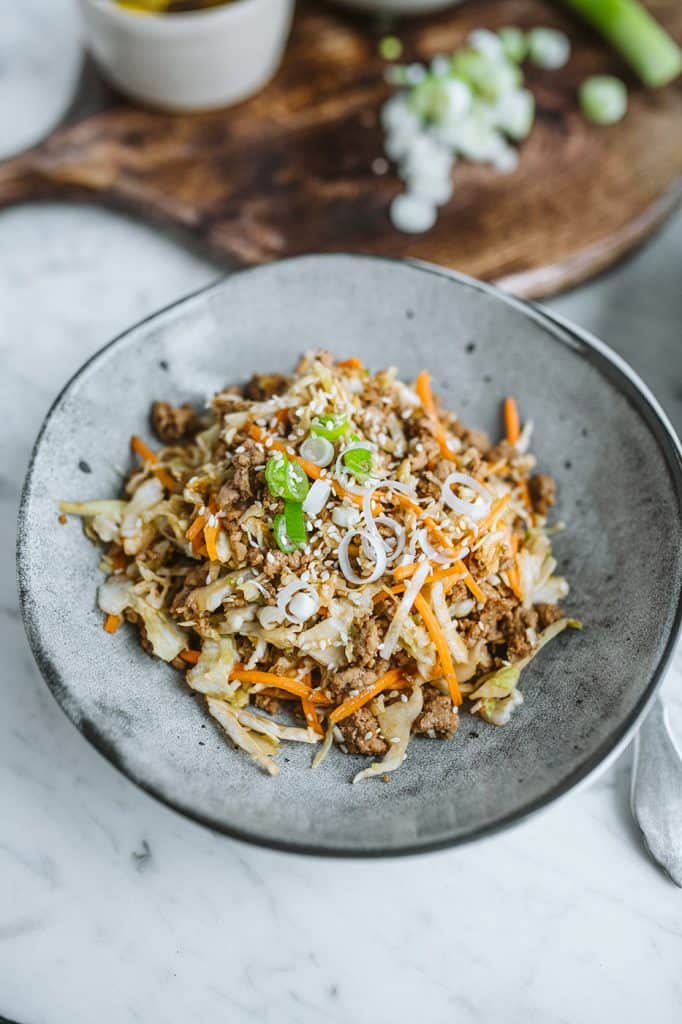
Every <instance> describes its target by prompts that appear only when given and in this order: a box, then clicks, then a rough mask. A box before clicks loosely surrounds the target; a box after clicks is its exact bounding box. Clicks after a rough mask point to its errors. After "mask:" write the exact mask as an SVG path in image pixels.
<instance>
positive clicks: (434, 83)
mask: <svg viewBox="0 0 682 1024" xmlns="http://www.w3.org/2000/svg"><path fill="white" fill-rule="evenodd" d="M409 103H410V107H411V109H412V110H413V111H414V112H415V114H417V115H418V116H419V117H420V118H422V120H424V121H440V119H441V118H442V117H444V116H445V114H446V113H447V110H448V105H449V103H448V94H447V90H446V89H445V86H444V82H443V77H442V76H441V75H435V74H428V75H426V77H425V78H422V80H421V82H419V83H418V84H417V85H415V86H414V87H413V89H412V91H411V92H410V100H409Z"/></svg>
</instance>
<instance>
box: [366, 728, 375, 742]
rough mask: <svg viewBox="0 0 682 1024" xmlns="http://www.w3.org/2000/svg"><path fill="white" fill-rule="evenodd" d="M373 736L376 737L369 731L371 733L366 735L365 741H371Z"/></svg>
mask: <svg viewBox="0 0 682 1024" xmlns="http://www.w3.org/2000/svg"><path fill="white" fill-rule="evenodd" d="M372 736H374V733H373V732H372V730H371V729H369V731H368V732H366V733H365V740H371V739H372Z"/></svg>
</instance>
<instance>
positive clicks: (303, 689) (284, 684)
mask: <svg viewBox="0 0 682 1024" xmlns="http://www.w3.org/2000/svg"><path fill="white" fill-rule="evenodd" d="M230 679H236V680H238V681H239V682H240V683H264V684H265V686H274V687H275V689H277V690H284V691H285V692H286V693H294V694H295V695H296V696H297V697H309V696H310V687H309V686H308V685H307V684H306V683H302V682H301V680H300V679H294V678H293V677H292V676H278V675H277V674H276V673H275V672H260V671H259V670H258V669H247V668H234V669H232V672H230Z"/></svg>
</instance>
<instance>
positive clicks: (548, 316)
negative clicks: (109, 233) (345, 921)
mask: <svg viewBox="0 0 682 1024" xmlns="http://www.w3.org/2000/svg"><path fill="white" fill-rule="evenodd" d="M325 256H332V257H333V256H343V257H344V258H346V259H355V258H358V259H362V260H368V259H371V260H374V261H377V262H383V263H403V264H404V263H408V264H410V265H411V266H413V267H415V269H419V270H421V271H422V272H424V273H427V274H433V275H436V276H438V277H441V278H444V279H446V280H447V279H449V280H453V281H456V282H458V283H459V284H463V285H466V286H468V287H470V288H472V289H474V290H478V291H481V292H484V293H488V294H490V295H493V296H495V297H496V298H497V299H499V300H501V301H502V302H503V303H506V304H507V305H508V306H510V307H512V308H515V309H517V310H519V311H521V312H523V313H524V314H525V315H526V316H529V317H530V318H532V319H534V320H537V321H538V322H540V323H546V324H551V325H553V326H555V327H560V328H561V329H562V330H563V331H564V332H565V333H566V334H567V335H568V336H570V338H571V339H572V341H573V343H574V344H575V345H576V346H577V347H578V348H579V349H580V350H581V354H582V355H583V357H584V358H586V359H588V360H591V361H592V362H594V363H595V364H596V365H598V367H599V369H600V371H601V372H603V373H605V374H606V375H607V376H608V377H609V379H610V380H611V382H612V383H613V384H614V385H615V386H617V387H618V389H619V390H620V391H621V393H623V394H624V395H625V397H626V398H627V399H628V400H629V401H630V402H631V403H633V404H634V406H635V407H636V408H637V410H638V412H639V413H640V414H641V415H642V417H643V419H644V420H645V422H646V424H647V426H648V428H649V429H650V431H651V432H652V434H653V436H654V438H655V440H656V441H657V443H658V445H659V447H660V450H661V454H662V455H663V458H664V460H665V462H666V464H667V467H668V469H669V471H670V474H671V479H672V481H673V483H674V487H675V493H676V496H677V501H678V506H679V509H680V514H681V515H682V445H681V444H680V440H679V439H678V437H677V434H676V432H675V429H674V427H673V426H672V424H671V422H670V420H669V419H668V417H667V415H666V413H665V412H664V411H663V409H662V407H661V406H660V404H659V402H658V401H657V399H656V398H655V397H654V395H653V393H652V392H651V391H650V389H649V388H648V387H647V385H646V384H645V383H644V381H643V380H642V379H641V377H640V376H639V375H638V374H637V373H636V372H635V371H634V370H633V369H632V367H631V366H630V365H629V364H628V363H627V362H626V361H625V360H624V359H623V358H621V356H619V355H618V354H617V353H616V352H615V351H614V350H613V349H611V348H610V347H609V346H608V345H606V344H605V343H604V342H603V341H600V340H599V339H598V338H597V337H595V336H594V335H593V334H591V333H590V332H589V331H587V330H585V329H583V328H581V327H579V326H577V325H576V324H573V323H572V322H571V321H569V320H567V319H565V318H564V317H561V316H559V315H558V314H555V313H550V312H548V311H547V310H544V309H542V308H540V307H538V306H537V305H535V304H533V303H529V302H525V301H523V300H521V299H517V298H515V297H514V296H511V295H508V294H506V293H505V292H502V291H501V290H500V289H499V288H496V287H495V286H494V285H490V284H487V283H485V282H483V281H478V280H476V279H475V278H472V277H469V276H468V275H466V274H461V273H459V272H458V271H454V270H449V269H447V268H444V267H440V266H437V265H436V264H432V263H428V262H426V261H424V260H419V259H409V260H404V259H400V258H398V257H390V256H375V255H367V254H364V253H343V252H338V253H325V254H317V253H306V254H304V255H301V256H295V257H292V258H290V259H288V260H286V261H282V262H287V263H293V262H297V261H299V260H309V259H311V258H318V257H319V258H324V257H325ZM258 270H259V268H258V267H248V268H244V269H240V270H237V271H235V272H234V273H232V274H229V275H223V276H221V277H219V278H217V279H216V280H214V281H212V282H211V283H209V284H208V285H204V286H203V287H202V288H199V289H197V290H195V291H194V292H190V293H189V294H187V295H183V296H182V297H181V298H180V299H178V300H176V301H175V302H172V303H169V304H168V305H167V306H164V307H163V308H161V309H159V310H155V311H154V312H153V313H151V314H150V315H149V316H147V317H144V318H143V319H142V320H140V321H138V322H137V323H136V324H134V325H132V326H131V327H128V328H126V330H125V331H122V332H121V333H120V334H118V335H116V337H114V338H113V339H112V340H111V341H109V342H107V343H106V344H105V345H103V346H102V347H101V348H99V349H98V350H97V351H96V352H95V353H93V355H92V356H90V357H89V358H88V359H87V360H86V361H85V362H84V363H83V364H82V365H81V366H80V367H79V369H78V370H77V371H76V372H75V373H74V374H73V375H72V376H71V378H70V379H69V380H68V381H67V382H66V384H65V385H64V387H63V388H62V389H61V390H60V392H59V394H58V395H57V397H56V398H55V399H54V401H53V403H52V405H51V406H50V408H49V410H48V412H47V414H46V416H45V419H44V420H43V423H42V426H41V428H40V431H39V433H38V436H37V438H36V441H35V443H34V446H33V449H32V452H31V456H30V459H29V464H28V469H27V474H26V478H25V481H24V485H23V488H22V492H21V498H20V502H19V511H18V525H17V545H16V562H17V583H18V590H19V603H20V609H21V614H22V618H23V622H24V628H25V630H26V634H27V637H28V641H29V644H30V647H31V651H32V653H33V656H34V658H35V660H36V663H37V665H38V668H39V669H40V672H41V674H42V676H43V678H44V679H45V682H46V683H47V685H48V687H49V689H50V691H51V693H52V695H53V697H54V698H55V700H56V701H57V703H58V704H59V705H60V707H61V708H62V710H63V711H64V712H65V714H66V715H67V717H69V719H70V720H71V721H72V722H73V724H74V725H76V727H77V728H78V723H77V722H75V721H74V719H73V718H72V716H71V715H70V714H69V711H68V709H67V706H66V704H65V703H64V702H63V701H62V700H61V699H60V694H62V693H63V692H64V682H63V680H62V679H61V677H60V676H59V674H58V672H57V670H56V669H55V667H54V665H53V664H52V662H51V659H50V656H49V654H48V652H46V651H45V650H44V648H43V646H42V643H41V639H40V629H39V626H38V624H37V623H36V621H35V616H33V614H32V609H31V604H30V601H29V600H28V597H29V594H28V591H27V588H26V585H25V578H26V577H25V572H24V560H23V551H24V539H25V536H26V532H25V524H26V520H25V515H24V512H25V508H26V505H27V502H28V498H29V494H30V490H31V482H32V476H33V469H34V465H35V459H36V454H37V452H38V449H39V447H40V444H41V440H42V437H43V435H44V433H45V431H46V429H47V426H48V424H49V422H50V419H51V417H52V415H53V413H54V411H55V410H56V408H57V407H58V406H59V405H60V403H61V400H62V398H63V397H64V396H65V394H66V393H67V392H68V391H69V389H70V388H71V386H72V385H73V384H74V383H75V382H76V381H77V380H78V379H79V378H80V377H81V375H82V374H84V373H85V372H86V371H87V369H88V368H89V367H90V366H91V364H92V363H94V362H95V361H96V360H98V359H99V358H100V356H102V354H103V353H104V352H106V351H108V350H109V349H110V348H113V347H114V346H115V345H117V344H119V343H120V342H122V341H123V340H124V339H125V338H126V337H127V336H128V335H129V334H130V333H131V332H133V331H136V330H138V329H139V328H140V327H142V326H144V325H145V324H147V323H149V322H151V321H154V320H155V319H156V318H157V317H161V316H163V315H165V314H168V313H170V312H172V311H173V310H175V309H177V308H178V307H180V306H182V305H184V304H185V303H189V302H191V301H193V300H195V299H197V298H199V297H201V296H203V295H205V294H207V293H210V292H211V291H212V290H214V289H216V288H219V287H220V286H221V284H222V283H223V282H224V281H225V280H226V279H227V278H228V277H230V278H231V277H233V276H234V274H240V275H241V274H253V273H258ZM557 340H559V339H557ZM681 624H682V589H681V590H679V591H678V594H677V604H676V608H675V613H674V617H673V621H672V627H671V630H670V634H669V636H668V640H667V643H666V645H665V648H664V650H663V652H662V654H661V657H660V659H659V661H658V664H657V665H656V668H655V669H654V671H653V672H652V673H651V678H650V680H649V683H648V685H647V687H646V689H645V691H644V692H643V694H642V697H641V698H640V700H639V702H638V703H637V704H636V705H635V707H634V708H633V710H632V712H631V713H630V714H629V715H628V716H627V717H626V718H625V720H624V721H622V722H620V723H618V725H617V726H616V727H615V728H614V730H613V732H612V733H611V735H610V736H609V739H608V740H606V741H605V742H604V743H603V744H602V746H601V747H600V748H599V749H598V750H596V751H595V752H594V753H593V754H592V755H591V756H590V757H589V758H588V759H587V760H586V761H585V762H584V763H583V764H581V765H579V766H578V767H577V768H576V769H574V771H573V772H571V773H570V774H569V775H568V776H567V777H566V778H565V779H564V780H563V781H562V782H561V783H559V784H558V785H556V786H554V787H552V788H551V789H549V790H548V791H547V792H546V793H543V794H542V796H540V797H538V798H536V799H534V800H532V801H530V802H529V803H528V804H527V805H526V806H524V807H522V808H521V809H520V810H518V811H515V812H513V813H511V814H510V815H508V816H503V817H500V818H499V819H498V820H497V821H495V822H493V823H491V824H489V825H486V826H483V827H478V828H475V829H472V830H471V831H470V832H465V833H462V834H460V835H459V836H456V837H452V838H445V839H440V840H436V841H427V842H424V843H416V844H415V843H408V844H405V845H403V846H400V847H386V848H372V849H367V850H363V849H361V848H356V849H352V850H349V849H345V848H337V847H333V846H320V845H319V844H316V845H312V844H311V845H308V844H306V843H296V842H286V841H278V840H275V839H271V838H265V837H263V836H261V835H259V834H257V833H252V832H247V831H245V830H243V829H240V828H237V827H234V826H229V825H226V824H225V823H223V822H217V821H215V820H213V819H211V818H208V817H206V816H204V815H202V814H199V813H196V812H193V811H191V810H188V809H187V807H185V806H181V805H180V804H178V803H176V802H174V801H173V800H171V799H169V798H168V797H167V796H165V795H164V794H161V793H160V792H158V791H157V790H156V789H155V788H154V787H153V786H151V785H149V784H147V783H146V782H145V780H144V779H142V778H140V777H138V776H137V774H136V773H135V772H134V771H133V770H131V769H130V768H129V767H127V766H126V764H125V763H124V762H123V761H122V759H121V758H120V757H119V755H118V752H117V751H116V750H114V749H112V747H111V746H110V745H109V744H108V743H106V742H103V740H102V737H101V736H100V735H99V734H96V733H91V732H84V731H83V730H82V729H79V731H80V732H82V733H83V735H84V736H85V738H86V739H87V740H88V742H89V743H90V744H91V745H92V746H94V747H95V749H97V750H98V751H99V753H100V754H102V755H103V756H104V757H105V758H106V759H107V760H108V761H109V762H110V763H111V764H112V765H113V766H114V767H115V768H117V769H118V771H120V772H121V774H123V775H124V776H125V777H126V778H128V779H130V780H131V781H132V782H134V783H135V784H136V785H137V786H139V788H140V789H142V790H143V791H144V792H146V793H148V794H149V795H150V796H152V797H154V798H155V799H156V800H158V801H160V802H161V803H163V804H165V805H166V806H167V807H170V808H171V809H172V810H174V811H176V812H178V813H179V814H181V815H182V816H183V817H186V818H189V819H191V820H193V821H195V822H197V823H198V824H200V825H203V826H205V827H206V828H209V829H210V830H211V831H213V832H217V833H220V834H223V835H226V836H229V837H230V838H232V839H237V840H240V841H243V842H247V843H251V844H254V845H256V846H261V847H265V848H267V849H271V850H278V851H282V852H285V853H297V854H306V855H309V856H320V857H338V858H343V859H358V858H363V859H364V858H372V859H375V858H380V857H398V856H411V855H414V854H418V853H419V854H421V853H430V852H436V851H438V850H443V849H448V848H450V847H454V846H460V845H463V844H465V843H469V842H472V841H473V840H476V839H482V838H485V837H487V836H491V835H494V834H496V833H497V832H501V831H502V830H504V829H507V828H509V827H511V826H512V825H516V824H520V823H521V822H522V821H525V820H527V819H528V818H529V817H530V816H532V815H534V814H536V813H537V812H539V811H541V810H543V809H544V808H547V807H549V806H550V805H551V804H553V803H554V802H555V801H556V800H558V799H559V798H561V797H563V796H566V795H567V794H568V793H569V792H571V791H572V790H574V789H575V788H576V787H578V786H583V785H586V784H587V783H588V782H589V781H590V778H591V777H592V776H593V775H595V774H596V773H597V772H599V771H600V770H602V769H604V768H605V767H606V766H607V765H608V764H609V763H611V762H612V761H613V760H615V758H616V757H617V756H618V755H619V754H620V753H621V752H622V751H623V750H624V749H625V747H626V746H627V744H628V742H629V741H630V740H631V739H632V737H633V736H634V734H635V732H636V730H637V727H638V725H639V724H640V722H641V721H642V719H643V717H644V716H645V714H646V712H647V710H648V708H649V707H650V705H651V704H652V702H653V700H654V698H655V696H656V692H657V690H658V688H659V686H660V685H661V682H662V680H663V676H664V674H665V670H666V668H667V667H668V664H669V662H670V659H671V656H672V653H673V651H674V649H675V646H676V641H677V637H678V635H679V632H680V626H681Z"/></svg>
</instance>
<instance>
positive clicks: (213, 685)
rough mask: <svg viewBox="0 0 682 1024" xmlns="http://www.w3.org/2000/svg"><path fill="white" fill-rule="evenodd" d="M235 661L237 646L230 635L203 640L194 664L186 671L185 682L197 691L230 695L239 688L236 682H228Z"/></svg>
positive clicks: (223, 695) (224, 695)
mask: <svg viewBox="0 0 682 1024" xmlns="http://www.w3.org/2000/svg"><path fill="white" fill-rule="evenodd" d="M236 661H237V648H236V647H235V644H234V640H233V639H232V638H231V637H221V638H220V639H219V640H204V643H203V646H202V648H201V654H200V656H199V660H198V661H197V663H196V665H193V666H192V668H191V669H190V670H189V672H188V673H187V682H188V684H189V686H191V687H192V689H193V690H197V691H198V692H199V693H210V694H215V695H216V696H221V697H232V696H233V694H234V693H235V692H236V691H237V690H238V689H239V683H238V682H236V681H235V682H232V683H230V682H228V680H229V678H230V673H231V672H232V669H233V668H234V666H235V663H236Z"/></svg>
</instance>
